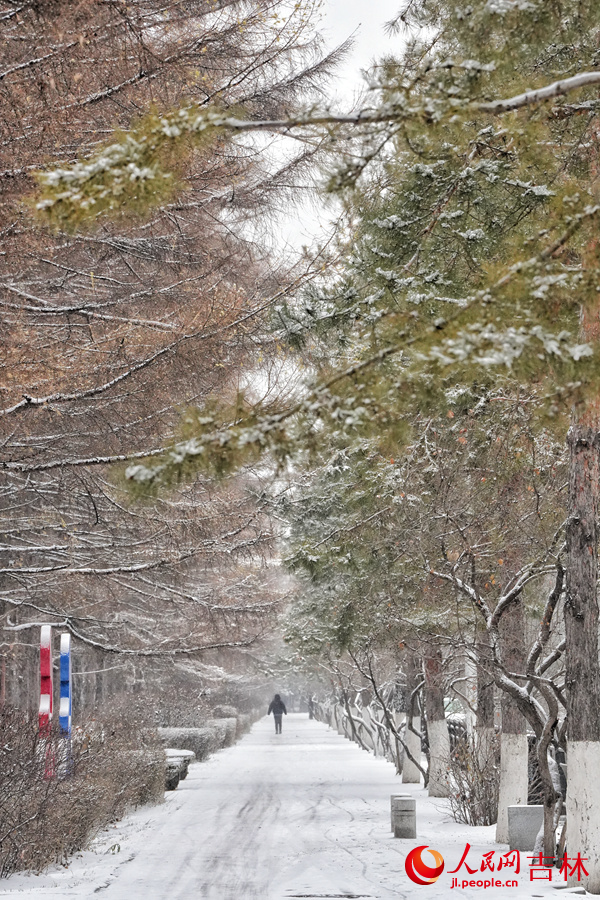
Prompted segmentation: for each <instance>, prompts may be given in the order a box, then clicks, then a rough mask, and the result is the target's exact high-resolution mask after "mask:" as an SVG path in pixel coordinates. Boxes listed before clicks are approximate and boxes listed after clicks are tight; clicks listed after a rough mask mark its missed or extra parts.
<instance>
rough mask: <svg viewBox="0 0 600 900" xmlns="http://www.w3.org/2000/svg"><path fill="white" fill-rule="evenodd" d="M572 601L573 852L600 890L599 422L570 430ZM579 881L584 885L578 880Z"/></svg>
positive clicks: (589, 883)
mask: <svg viewBox="0 0 600 900" xmlns="http://www.w3.org/2000/svg"><path fill="white" fill-rule="evenodd" d="M568 445H569V451H570V473H569V518H568V522H567V553H568V560H567V579H566V582H567V591H566V599H565V636H566V644H567V646H566V691H567V715H568V741H567V767H568V769H567V771H568V785H567V817H568V822H569V826H568V827H569V830H568V847H569V856H570V857H572V856H574V855H576V854H577V853H581V856H582V857H585V858H587V862H586V863H585V867H586V869H587V870H588V872H589V876H584V877H583V879H582V881H581V882H579V884H580V886H583V887H585V888H586V889H587V890H588V891H589V892H590V893H592V894H600V857H599V848H600V778H599V777H598V773H599V772H600V669H599V665H598V597H597V575H598V532H597V511H598V494H599V471H598V463H599V460H598V449H599V446H600V434H599V433H598V430H597V429H596V428H594V427H591V426H589V425H585V424H575V425H573V426H572V427H571V428H570V430H569V435H568ZM573 884H577V881H576V880H574V881H573Z"/></svg>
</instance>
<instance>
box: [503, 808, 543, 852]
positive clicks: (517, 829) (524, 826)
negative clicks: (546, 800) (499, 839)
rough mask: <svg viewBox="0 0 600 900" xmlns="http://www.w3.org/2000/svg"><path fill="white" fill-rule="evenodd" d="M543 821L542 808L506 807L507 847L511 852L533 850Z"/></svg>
mask: <svg viewBox="0 0 600 900" xmlns="http://www.w3.org/2000/svg"><path fill="white" fill-rule="evenodd" d="M543 821H544V807H543V806H542V805H541V804H540V805H539V806H509V807H508V846H509V847H510V849H511V850H533V848H534V845H535V839H536V837H537V834H538V832H539V830H540V828H541V827H542V823H543Z"/></svg>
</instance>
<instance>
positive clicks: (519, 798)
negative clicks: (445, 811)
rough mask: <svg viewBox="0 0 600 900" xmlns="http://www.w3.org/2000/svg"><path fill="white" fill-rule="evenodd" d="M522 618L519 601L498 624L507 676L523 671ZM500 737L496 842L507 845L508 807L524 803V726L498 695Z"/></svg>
mask: <svg viewBox="0 0 600 900" xmlns="http://www.w3.org/2000/svg"><path fill="white" fill-rule="evenodd" d="M524 634H525V615H524V612H523V602H522V600H519V601H518V602H517V603H516V604H515V605H514V606H513V607H511V608H510V609H508V610H507V611H506V612H505V613H504V615H503V616H502V619H501V620H500V636H501V640H502V659H503V662H504V665H505V667H506V668H507V669H508V671H509V672H515V673H520V674H522V673H523V672H524V671H525V641H524ZM501 703H502V734H501V737H500V790H499V793H498V822H497V825H496V840H497V841H498V843H500V844H506V843H508V807H509V806H516V805H523V804H526V803H527V789H528V772H527V757H528V746H527V723H526V721H525V718H524V716H523V715H522V713H521V712H519V709H518V708H517V705H516V704H515V702H514V700H513V699H512V698H511V697H510V696H509V694H507V693H506V691H502V697H501Z"/></svg>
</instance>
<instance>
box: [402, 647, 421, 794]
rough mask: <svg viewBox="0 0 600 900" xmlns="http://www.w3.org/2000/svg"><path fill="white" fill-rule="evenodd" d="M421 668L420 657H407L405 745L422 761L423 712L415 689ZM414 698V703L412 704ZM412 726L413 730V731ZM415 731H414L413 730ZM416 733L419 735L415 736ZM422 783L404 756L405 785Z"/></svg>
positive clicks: (418, 773) (408, 654) (417, 771)
mask: <svg viewBox="0 0 600 900" xmlns="http://www.w3.org/2000/svg"><path fill="white" fill-rule="evenodd" d="M419 674H420V667H419V665H418V657H417V656H416V655H415V654H414V653H407V655H406V703H407V710H406V732H405V743H406V746H407V747H408V749H409V750H410V752H411V754H412V756H413V757H414V758H415V759H421V738H420V737H418V734H420V731H421V710H420V706H419V698H418V696H416V695H415V696H414V697H413V694H414V692H415V689H416V687H417V685H418V683H419ZM411 697H412V702H411ZM411 725H412V729H411ZM413 729H414V730H413ZM415 731H416V732H417V734H415ZM420 781H421V773H420V772H419V770H418V768H417V767H416V766H415V764H414V763H413V762H412V761H411V760H410V759H409V758H408V755H407V754H405V755H404V766H403V768H402V782H403V784H419V782H420Z"/></svg>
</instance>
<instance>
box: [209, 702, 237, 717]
mask: <svg viewBox="0 0 600 900" xmlns="http://www.w3.org/2000/svg"><path fill="white" fill-rule="evenodd" d="M237 715H238V712H237V709H236V708H235V706H227V705H226V704H222V705H221V706H215V708H214V709H213V711H212V716H213V719H236V718H237Z"/></svg>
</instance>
